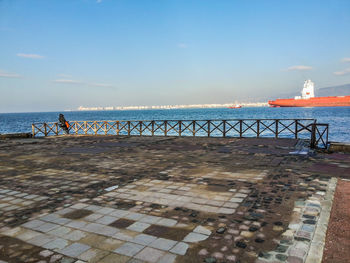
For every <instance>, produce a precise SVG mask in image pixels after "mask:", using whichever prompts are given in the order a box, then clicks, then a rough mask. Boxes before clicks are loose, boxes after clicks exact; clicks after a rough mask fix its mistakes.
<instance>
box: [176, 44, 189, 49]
mask: <svg viewBox="0 0 350 263" xmlns="http://www.w3.org/2000/svg"><path fill="white" fill-rule="evenodd" d="M177 47H178V48H188V45H187V44H185V43H179V44H177Z"/></svg>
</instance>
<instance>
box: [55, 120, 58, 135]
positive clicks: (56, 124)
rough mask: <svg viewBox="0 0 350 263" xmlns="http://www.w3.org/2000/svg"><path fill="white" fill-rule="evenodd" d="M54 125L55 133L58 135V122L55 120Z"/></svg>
mask: <svg viewBox="0 0 350 263" xmlns="http://www.w3.org/2000/svg"><path fill="white" fill-rule="evenodd" d="M55 126H56V135H58V123H57V122H56V123H55Z"/></svg>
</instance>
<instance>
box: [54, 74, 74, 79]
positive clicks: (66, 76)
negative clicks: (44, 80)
mask: <svg viewBox="0 0 350 263" xmlns="http://www.w3.org/2000/svg"><path fill="white" fill-rule="evenodd" d="M57 76H58V77H60V78H71V77H72V75H68V74H58V75H57Z"/></svg>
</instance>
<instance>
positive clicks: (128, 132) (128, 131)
mask: <svg viewBox="0 0 350 263" xmlns="http://www.w3.org/2000/svg"><path fill="white" fill-rule="evenodd" d="M130 133H131V131H130V121H128V136H130Z"/></svg>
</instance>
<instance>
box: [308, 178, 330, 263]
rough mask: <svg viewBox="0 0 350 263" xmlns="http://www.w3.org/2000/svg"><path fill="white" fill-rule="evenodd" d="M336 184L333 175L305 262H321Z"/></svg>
mask: <svg viewBox="0 0 350 263" xmlns="http://www.w3.org/2000/svg"><path fill="white" fill-rule="evenodd" d="M336 186H337V178H335V177H333V178H332V179H331V180H330V184H329V186H328V189H327V192H326V196H325V198H324V201H322V202H321V204H322V211H321V214H320V218H319V222H318V224H317V227H316V231H315V235H314V237H313V239H312V241H311V245H310V249H309V253H308V255H307V257H306V260H305V263H321V262H322V257H323V250H324V246H325V240H326V234H327V226H328V221H329V218H330V215H331V211H332V204H333V198H334V193H335V189H336Z"/></svg>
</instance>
